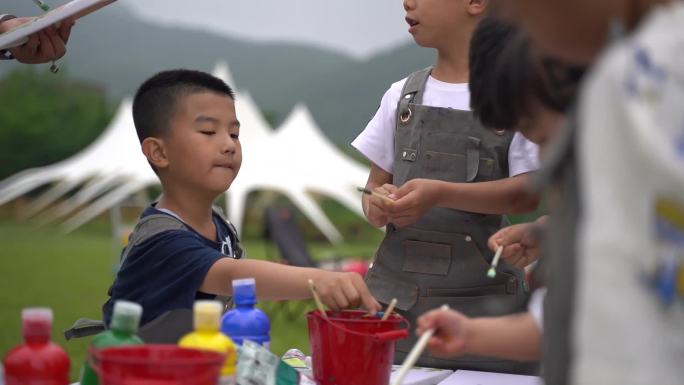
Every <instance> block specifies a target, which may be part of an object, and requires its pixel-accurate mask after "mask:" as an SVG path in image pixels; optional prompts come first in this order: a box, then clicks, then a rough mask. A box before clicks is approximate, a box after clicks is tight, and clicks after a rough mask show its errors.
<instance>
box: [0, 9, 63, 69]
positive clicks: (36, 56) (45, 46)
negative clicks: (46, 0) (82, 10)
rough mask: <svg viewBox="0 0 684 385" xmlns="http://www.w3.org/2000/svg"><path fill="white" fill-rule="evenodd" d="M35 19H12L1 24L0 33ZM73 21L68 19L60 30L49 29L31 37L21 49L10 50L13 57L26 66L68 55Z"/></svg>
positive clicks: (56, 28) (55, 28) (52, 27)
mask: <svg viewBox="0 0 684 385" xmlns="http://www.w3.org/2000/svg"><path fill="white" fill-rule="evenodd" d="M33 19H34V18H33V17H19V18H16V19H10V20H7V21H5V22H4V23H1V24H0V33H3V32H6V31H8V30H10V29H13V28H15V27H17V26H19V25H21V24H25V23H29V22H31V21H33ZM73 25H74V20H73V19H66V20H64V21H62V22H61V23H60V26H59V28H58V27H55V26H50V27H47V28H45V29H43V30H41V31H38V32H36V33H34V34H33V35H31V36H29V40H28V41H27V42H26V43H24V44H22V45H21V46H19V47H13V48H10V52H11V53H12V55H13V56H14V57H15V58H16V59H17V60H18V61H20V62H22V63H26V64H37V63H46V62H49V61H50V60H57V59H59V58H61V57H62V56H64V54H65V53H66V44H67V42H68V41H69V35H70V34H71V27H73Z"/></svg>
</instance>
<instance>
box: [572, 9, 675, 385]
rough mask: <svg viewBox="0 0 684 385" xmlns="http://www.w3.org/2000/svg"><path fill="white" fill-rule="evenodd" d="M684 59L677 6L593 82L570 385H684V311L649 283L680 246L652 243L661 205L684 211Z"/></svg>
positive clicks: (601, 64)
mask: <svg viewBox="0 0 684 385" xmlns="http://www.w3.org/2000/svg"><path fill="white" fill-rule="evenodd" d="M682 52H684V4H683V3H682V2H672V3H671V4H670V5H667V6H662V7H660V8H659V9H658V10H654V11H652V12H651V13H650V15H649V16H648V17H647V19H646V20H644V22H642V23H641V26H640V28H639V29H638V30H637V31H636V32H635V33H634V35H632V36H631V37H629V38H628V39H625V40H622V41H621V42H619V43H617V44H616V45H614V46H613V47H612V48H611V49H610V50H608V51H607V52H606V53H605V54H604V55H603V56H602V57H601V58H600V60H599V61H598V62H597V64H596V65H595V68H594V70H593V72H592V74H590V76H589V77H588V78H587V79H586V80H585V86H584V89H583V91H582V95H581V99H580V100H581V102H580V105H579V113H580V115H579V127H578V139H579V140H578V160H579V176H580V177H581V182H580V183H579V186H580V187H581V190H580V191H581V200H582V203H583V208H582V221H581V222H580V223H579V225H578V229H579V231H580V233H579V234H578V235H579V237H578V242H579V243H578V258H579V260H578V261H577V278H576V280H577V284H576V285H575V290H576V300H575V303H576V305H575V315H574V324H573V330H575V335H574V341H573V347H574V354H575V357H574V360H573V361H572V363H573V366H572V379H573V382H572V383H573V384H581V385H592V384H597V385H598V384H601V385H603V384H650V383H657V384H663V385H664V384H668V385H670V384H671V385H675V384H682V383H683V382H682V381H684V365H682V363H684V307H683V306H681V303H679V302H676V303H674V304H673V305H672V306H671V307H670V308H664V307H663V306H662V304H661V303H660V299H659V297H658V294H657V292H656V290H655V289H653V288H652V287H651V286H650V285H648V284H647V283H645V279H644V274H645V272H648V271H652V269H653V268H654V267H655V266H657V265H658V262H659V260H660V259H661V258H662V257H663V253H664V252H665V253H668V252H669V251H668V249H669V248H670V247H672V245H669V243H668V242H674V241H669V240H667V237H663V239H660V238H659V237H658V232H657V231H655V230H656V229H657V227H656V226H655V224H654V221H655V218H656V217H657V216H656V212H655V208H656V207H657V202H658V201H659V199H661V198H668V199H672V200H673V201H675V202H678V203H679V204H682V202H684V108H682V106H684V55H683V54H682ZM661 236H662V235H661ZM681 251H682V249H681V246H680V249H679V253H680V255H681ZM666 260H667V259H663V260H661V262H662V261H666Z"/></svg>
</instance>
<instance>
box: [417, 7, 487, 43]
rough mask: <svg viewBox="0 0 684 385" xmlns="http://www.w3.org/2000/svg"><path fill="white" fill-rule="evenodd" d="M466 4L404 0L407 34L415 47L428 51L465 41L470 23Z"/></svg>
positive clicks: (469, 32) (468, 33) (467, 39)
mask: <svg viewBox="0 0 684 385" xmlns="http://www.w3.org/2000/svg"><path fill="white" fill-rule="evenodd" d="M467 4H468V1H467V0H404V10H406V23H407V24H408V27H409V29H408V31H409V33H410V34H411V35H412V36H413V39H414V40H415V41H416V43H417V44H418V45H420V46H422V47H428V48H437V49H440V48H441V47H446V46H448V45H450V44H453V39H460V38H463V39H464V41H469V39H470V34H471V33H472V28H473V27H474V22H473V21H472V20H471V19H472V16H471V15H469V13H468V6H467ZM471 24H472V25H471Z"/></svg>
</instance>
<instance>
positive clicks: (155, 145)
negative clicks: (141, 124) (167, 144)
mask: <svg viewBox="0 0 684 385" xmlns="http://www.w3.org/2000/svg"><path fill="white" fill-rule="evenodd" d="M142 152H143V154H145V157H146V158H147V161H148V162H150V164H151V165H152V166H154V167H156V168H164V167H166V166H167V165H168V164H169V160H168V158H167V157H166V149H165V148H164V142H163V141H162V140H161V139H159V138H153V137H147V138H145V140H143V142H142Z"/></svg>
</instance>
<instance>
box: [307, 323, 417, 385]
mask: <svg viewBox="0 0 684 385" xmlns="http://www.w3.org/2000/svg"><path fill="white" fill-rule="evenodd" d="M326 314H327V315H328V319H325V318H324V317H323V316H322V315H321V313H320V312H319V311H318V310H314V311H311V312H309V313H308V314H307V316H306V318H307V319H308V321H309V338H310V340H311V353H312V356H313V357H312V360H313V372H314V379H315V380H316V381H317V382H318V384H319V385H360V384H363V385H387V384H388V383H389V378H390V372H391V370H392V362H393V361H394V341H396V340H400V339H404V338H406V337H407V336H408V329H409V322H408V321H407V320H406V319H405V318H404V317H402V316H399V315H396V314H393V315H392V316H391V317H389V319H387V320H386V321H382V320H381V319H380V318H376V317H364V315H365V314H366V312H364V311H343V312H334V311H328V312H326ZM402 325H403V327H402Z"/></svg>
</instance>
